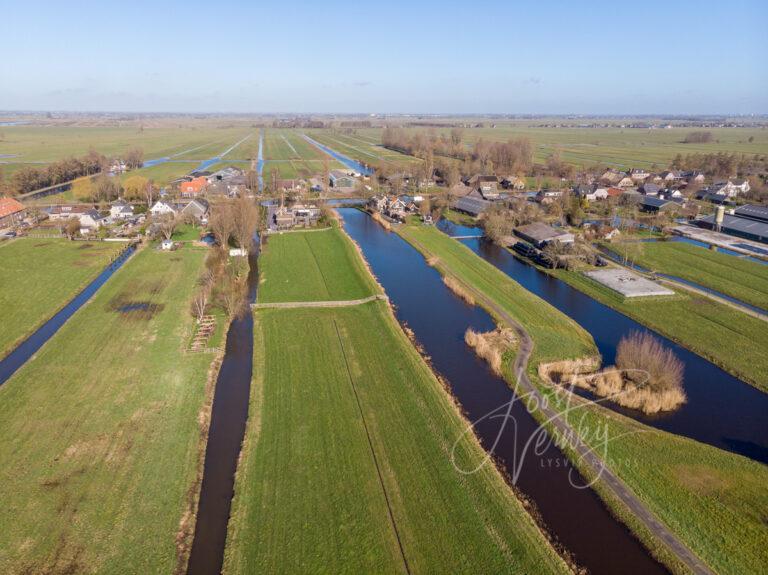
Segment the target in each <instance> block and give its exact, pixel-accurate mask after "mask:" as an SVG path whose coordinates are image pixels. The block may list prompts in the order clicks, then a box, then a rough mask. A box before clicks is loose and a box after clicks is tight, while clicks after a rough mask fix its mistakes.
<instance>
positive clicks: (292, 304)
mask: <svg viewBox="0 0 768 575" xmlns="http://www.w3.org/2000/svg"><path fill="white" fill-rule="evenodd" d="M376 300H383V301H389V298H388V297H387V296H385V295H382V294H376V295H372V296H370V297H364V298H362V299H347V300H333V301H281V302H272V303H254V304H251V308H252V309H268V308H280V309H294V308H302V307H352V306H356V305H362V304H364V303H369V302H372V301H376Z"/></svg>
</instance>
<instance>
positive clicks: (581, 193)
mask: <svg viewBox="0 0 768 575" xmlns="http://www.w3.org/2000/svg"><path fill="white" fill-rule="evenodd" d="M573 193H574V194H575V195H576V196H578V197H580V198H584V199H586V200H589V201H590V202H592V201H595V200H604V199H606V198H607V197H608V188H605V187H598V186H596V185H592V186H585V185H583V184H582V185H579V186H576V187H574V188H573Z"/></svg>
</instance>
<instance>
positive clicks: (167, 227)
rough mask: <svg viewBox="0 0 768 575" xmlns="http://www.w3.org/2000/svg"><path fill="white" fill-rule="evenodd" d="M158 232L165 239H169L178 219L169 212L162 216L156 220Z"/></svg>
mask: <svg viewBox="0 0 768 575" xmlns="http://www.w3.org/2000/svg"><path fill="white" fill-rule="evenodd" d="M158 224H159V229H160V234H162V236H163V238H165V239H166V240H170V239H171V238H172V237H173V232H175V231H176V226H178V225H179V220H178V219H177V218H175V217H174V216H173V215H171V214H166V215H164V216H162V217H161V218H160V220H159V222H158Z"/></svg>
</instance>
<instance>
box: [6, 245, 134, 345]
mask: <svg viewBox="0 0 768 575" xmlns="http://www.w3.org/2000/svg"><path fill="white" fill-rule="evenodd" d="M124 247H125V245H124V244H120V243H112V242H71V241H69V240H65V239H47V238H46V239H43V238H40V239H36V238H28V237H25V238H18V239H15V240H11V241H9V242H5V243H0V307H2V309H3V321H2V324H3V327H2V329H0V358H2V357H4V356H5V355H7V354H8V353H10V352H11V350H13V348H14V347H16V345H17V344H19V343H20V342H21V341H22V340H23V339H24V338H26V337H27V336H29V335H30V334H31V333H32V332H34V331H35V330H36V329H37V328H38V327H40V326H41V325H42V324H43V323H45V322H46V321H47V320H49V319H50V318H51V317H52V316H53V315H54V314H55V313H56V312H57V311H58V310H60V309H61V308H62V307H64V306H65V305H66V304H67V303H68V302H69V301H70V300H71V299H72V298H73V297H75V295H77V293H78V292H79V291H80V290H81V289H82V288H84V287H85V286H86V285H88V283H89V282H91V281H92V280H93V279H95V278H96V276H98V275H99V274H100V273H101V271H102V270H103V269H104V268H105V267H107V264H109V262H110V261H111V260H112V259H113V258H114V257H115V256H116V255H117V254H118V253H119V252H120V250H121V249H122V248H124Z"/></svg>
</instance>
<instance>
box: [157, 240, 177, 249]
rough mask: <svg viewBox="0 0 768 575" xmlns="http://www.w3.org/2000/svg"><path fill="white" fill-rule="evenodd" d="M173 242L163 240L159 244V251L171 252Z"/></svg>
mask: <svg viewBox="0 0 768 575" xmlns="http://www.w3.org/2000/svg"><path fill="white" fill-rule="evenodd" d="M173 247H174V246H173V240H163V241H162V242H160V249H161V250H166V251H168V250H172V249H173Z"/></svg>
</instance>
